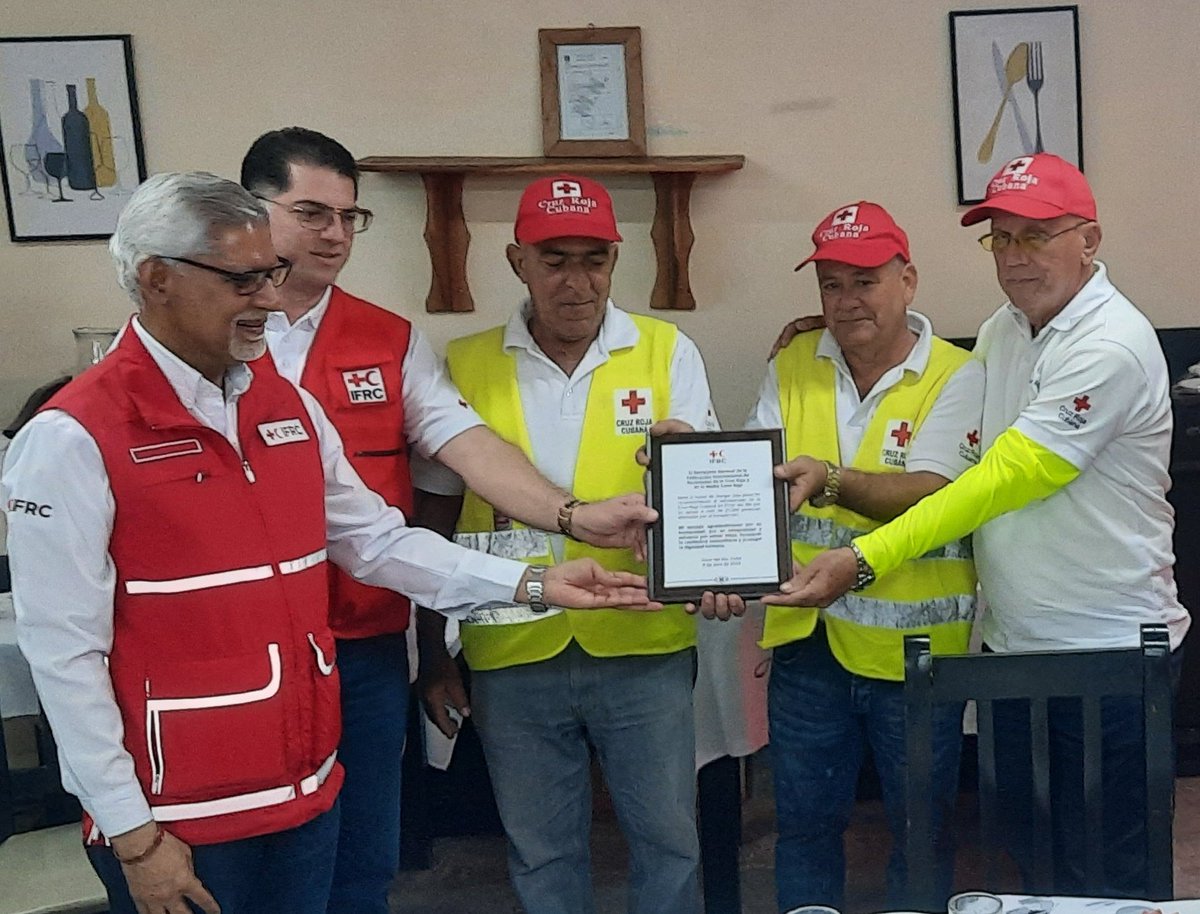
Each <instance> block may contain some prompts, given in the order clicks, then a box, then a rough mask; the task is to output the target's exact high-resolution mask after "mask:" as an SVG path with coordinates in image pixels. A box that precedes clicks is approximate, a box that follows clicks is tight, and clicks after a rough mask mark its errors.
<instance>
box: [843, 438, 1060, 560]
mask: <svg viewBox="0 0 1200 914" xmlns="http://www.w3.org/2000/svg"><path fill="white" fill-rule="evenodd" d="M1078 475H1079V469H1078V468H1077V467H1075V466H1074V465H1073V464H1071V463H1069V462H1068V461H1066V460H1064V459H1063V458H1062V457H1060V456H1058V455H1057V454H1055V453H1054V452H1053V451H1051V450H1049V449H1048V448H1046V447H1043V446H1042V445H1040V444H1038V443H1037V442H1036V441H1034V440H1033V439H1032V438H1029V437H1026V436H1025V435H1022V434H1021V433H1020V432H1019V431H1017V430H1016V429H1015V428H1009V429H1006V430H1005V431H1004V433H1003V434H1001V435H1000V437H998V438H997V439H996V441H995V443H994V444H993V445H992V446H991V447H990V448H988V449H987V451H986V452H985V453H984V455H983V458H982V459H981V460H980V461H979V463H978V464H977V465H975V466H973V467H971V468H970V469H968V470H967V471H966V472H964V473H963V474H962V475H961V476H959V477H958V479H956V480H954V482H952V483H950V484H949V485H946V486H943V487H942V488H941V489H938V491H936V492H934V493H932V494H931V495H927V496H925V497H924V498H922V499H921V500H920V501H919V502H917V503H916V504H915V505H913V506H912V507H911V508H909V509H908V510H907V511H905V512H904V513H903V514H901V515H900V516H899V517H897V518H896V519H895V520H892V521H891V522H889V523H886V524H884V525H883V526H882V527H877V528H876V529H875V530H872V531H871V532H870V533H868V534H866V535H864V536H860V537H859V538H858V539H856V540H855V541H854V542H855V543H856V544H857V545H858V548H859V549H861V550H862V554H863V558H865V559H866V560H867V562H868V563H869V564H870V565H871V567H872V568H873V569H875V574H876V576H877V577H883V575H885V574H887V573H888V572H889V571H893V570H894V569H896V568H897V567H899V566H900V565H901V564H902V563H903V562H906V561H908V560H909V559H914V558H916V557H918V556H920V555H924V554H925V553H926V552H928V551H929V550H930V549H935V548H937V547H938V546H942V545H945V544H946V543H949V542H951V541H953V540H956V539H960V538H961V537H964V536H966V535H967V534H968V533H970V532H971V531H972V530H975V529H976V528H978V527H981V526H983V525H984V524H986V523H987V522H988V521H990V520H992V519H993V518H996V517H999V516H1000V515H1001V514H1007V513H1008V512H1009V511H1016V510H1017V509H1019V508H1023V507H1025V506H1026V505H1027V504H1029V503H1030V502H1033V501H1038V500H1039V499H1042V498H1046V497H1048V496H1050V495H1053V494H1054V493H1055V492H1057V491H1058V490H1059V489H1061V488H1062V487H1063V486H1065V485H1067V483H1069V482H1071V481H1072V480H1074V479H1075V478H1076V477H1077V476H1078Z"/></svg>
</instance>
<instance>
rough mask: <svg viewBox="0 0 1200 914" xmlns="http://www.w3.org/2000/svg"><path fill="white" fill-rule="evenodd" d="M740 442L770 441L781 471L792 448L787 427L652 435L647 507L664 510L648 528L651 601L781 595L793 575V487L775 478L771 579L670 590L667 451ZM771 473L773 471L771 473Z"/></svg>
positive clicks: (688, 600)
mask: <svg viewBox="0 0 1200 914" xmlns="http://www.w3.org/2000/svg"><path fill="white" fill-rule="evenodd" d="M738 441H766V442H769V444H770V448H771V464H770V466H771V467H776V466H778V465H779V464H781V463H783V462H784V460H785V459H786V453H787V449H786V447H785V446H784V435H783V429H778V428H769V429H754V430H750V431H734V432H680V433H675V434H669V435H654V436H651V437H650V439H649V441H648V444H649V447H648V449H647V450H648V452H649V454H650V467H651V469H650V472H649V473H648V474H647V487H648V489H649V491H648V492H647V503H648V504H649V505H650V506H651V507H652V508H654V509H655V510H656V511H658V514H659V517H658V520H657V521H655V522H654V523H653V524H651V525H650V526H649V527H647V528H646V548H647V552H648V556H647V558H648V561H647V567H646V582H647V588H648V590H649V593H650V599H652V600H660V601H662V602H664V603H685V602H689V603H699V602H700V598H701V597H702V596H703V595H704V592H705V591H706V590H713V591H719V592H721V593H729V594H737V595H738V596H741V597H743V598H745V599H747V600H754V599H758V598H759V597H762V596H763V595H765V594H768V593H775V592H776V591H777V590H778V589H779V585H780V584H781V583H782V582H783V581H786V580H787V579H788V578H789V577H791V574H792V544H791V540H790V538H789V534H788V521H789V517H790V514H791V512H790V509H789V506H788V484H787V481H786V480H783V479H774V480H773V482H772V494H773V500H774V502H773V505H772V513H773V515H774V518H775V549H774V559H775V574H774V575H773V576H772V577H771V578H770V579H769V580H762V581H755V582H746V583H742V584H732V583H731V584H721V583H718V582H714V583H713V584H712V585H711V586H703V587H693V586H686V585H685V586H678V587H668V586H667V585H666V583H665V582H666V580H667V579H668V578H669V575H668V574H667V573H666V543H665V541H664V536H665V533H664V531H665V520H664V517H663V511H664V505H663V502H664V496H663V479H662V474H661V472H656V471H655V468H656V467H662V466H663V459H662V458H663V449H664V448H670V447H673V446H676V445H686V446H689V447H694V446H696V445H703V446H709V447H713V446H717V445H721V444H726V443H729V442H738ZM766 472H770V468H767V469H766Z"/></svg>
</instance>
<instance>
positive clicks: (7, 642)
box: [0, 593, 38, 717]
mask: <svg viewBox="0 0 1200 914" xmlns="http://www.w3.org/2000/svg"><path fill="white" fill-rule="evenodd" d="M37 712H38V703H37V693H36V692H35V691H34V689H33V677H32V676H31V675H30V673H29V664H27V663H26V662H25V658H24V657H23V656H22V654H21V651H20V650H19V649H18V648H17V621H16V617H15V615H14V614H13V602H12V594H11V593H0V713H3V715H4V716H5V717H23V716H25V715H26V714H37Z"/></svg>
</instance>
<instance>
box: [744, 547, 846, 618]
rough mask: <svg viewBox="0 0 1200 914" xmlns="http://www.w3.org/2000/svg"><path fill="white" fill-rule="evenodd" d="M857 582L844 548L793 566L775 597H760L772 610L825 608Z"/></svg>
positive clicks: (824, 553) (823, 553)
mask: <svg viewBox="0 0 1200 914" xmlns="http://www.w3.org/2000/svg"><path fill="white" fill-rule="evenodd" d="M856 580H858V559H857V558H855V556H854V553H853V551H851V550H850V549H849V548H848V547H842V548H841V549H830V550H829V551H828V552H822V553H821V554H820V555H818V556H817V557H816V558H814V559H813V560H812V561H811V562H809V563H808V564H807V565H803V566H801V565H793V566H792V577H791V578H790V579H789V580H787V581H784V582H783V583H782V584H780V585H779V593H773V594H768V595H767V596H765V597H763V599H762V601H763V603H767V604H770V605H773V606H828V605H829V604H830V603H832V602H833V601H834V600H836V599H837V598H838V597H840V596H842V595H843V594H845V593H846V592H847V591H849V590H850V588H852V587H853V586H854V582H855V581H856Z"/></svg>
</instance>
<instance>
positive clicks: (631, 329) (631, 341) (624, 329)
mask: <svg viewBox="0 0 1200 914" xmlns="http://www.w3.org/2000/svg"><path fill="white" fill-rule="evenodd" d="M531 308H532V304H531V303H530V301H529V299H525V301H524V302H522V304H521V307H520V308H519V309H518V310H517V312H516V313H515V314H514V315H513V316H512V317H510V318H509V319H508V324H506V325H505V328H504V349H505V351H506V352H507V351H508V350H510V349H519V350H522V351H524V352H526V353H528V354H529V355H531V356H533V357H534V358H537V359H541V360H543V361H545V362H548V363H550V364H551V365H553V364H554V362H553V361H552V360H551V359H550V357H549V356H547V355H546V354H545V353H544V352H542V347H541V346H539V345H538V344H537V341H536V340H535V339H534V338H533V334H531V333H530V332H529V313H530V309H531ZM640 336H641V334H640V333H639V332H638V328H637V324H635V323H634V322H633V319H632V318H630V316H629V315H628V314H626V313H625V312H624V311H621V310H619V309H618V308H617V306H616V305H614V304H613V301H612V299H611V298H610V299H609V300H608V301H607V303H605V305H604V320H603V322H601V324H600V332H599V333H597V334H596V338H595V339H594V340H592V343H591V345H590V346H588V350H587V352H586V353H584V356H583V360H582V361H581V362H580V363H579V367H578V368H576V369H575V373H576V374H577V375H578V374H580V373H586V372H588V371H591V370H592V369H594V368H595V367H596V366H598V365H603V364H604V363H605V362H607V361H608V357H609V354H610V353H612V352H615V351H616V350H618V349H630V348H632V347H634V346H636V345H637V342H638V338H639V337H640ZM556 367H557V366H556Z"/></svg>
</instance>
